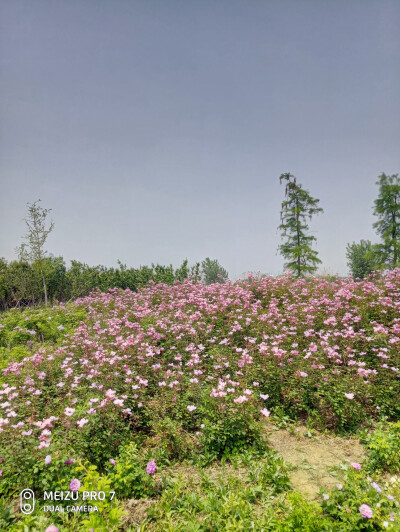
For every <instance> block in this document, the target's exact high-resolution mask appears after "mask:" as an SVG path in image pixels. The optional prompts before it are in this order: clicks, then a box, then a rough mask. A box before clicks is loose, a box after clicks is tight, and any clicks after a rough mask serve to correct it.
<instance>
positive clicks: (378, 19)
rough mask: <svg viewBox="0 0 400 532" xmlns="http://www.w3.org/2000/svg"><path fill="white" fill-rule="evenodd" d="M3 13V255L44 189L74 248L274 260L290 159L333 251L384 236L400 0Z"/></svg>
mask: <svg viewBox="0 0 400 532" xmlns="http://www.w3.org/2000/svg"><path fill="white" fill-rule="evenodd" d="M0 20H1V22H0V82H1V85H0V115H1V116H0V198H1V199H0V209H1V210H0V223H1V233H0V256H4V257H5V258H6V259H8V260H11V259H14V258H15V253H14V248H15V247H16V246H17V245H19V244H20V242H21V237H22V235H23V234H24V222H23V218H24V216H25V214H26V203H27V202H33V201H34V200H36V199H37V198H41V199H42V205H43V207H47V208H52V209H53V212H52V218H53V220H54V222H55V229H54V232H53V234H52V235H51V236H50V237H49V240H48V245H47V249H48V251H50V252H52V253H53V254H54V255H62V256H63V257H64V258H65V259H66V260H67V261H69V260H70V259H77V260H81V261H83V262H86V263H88V264H93V265H94V264H105V265H109V266H111V265H116V263H117V259H120V260H121V261H122V262H124V263H126V264H128V265H131V266H138V265H140V264H142V265H144V264H150V263H151V262H159V263H161V264H169V263H172V264H173V265H175V266H177V265H178V264H180V263H181V262H182V260H183V259H184V258H188V259H189V262H190V263H194V262H195V261H198V260H202V259H204V258H205V257H206V256H209V257H211V258H217V259H218V260H219V261H220V262H221V264H222V265H224V266H225V267H226V268H227V269H228V271H229V274H230V276H231V277H232V278H235V277H236V276H238V275H240V274H241V273H243V272H246V271H249V270H261V271H262V272H265V273H271V274H278V273H280V272H282V267H283V259H282V257H281V256H280V255H279V254H277V252H276V250H277V246H278V245H279V243H280V237H279V232H278V231H277V226H278V225H279V212H280V204H281V202H282V200H283V195H284V187H283V185H279V175H280V174H281V173H283V172H291V173H292V174H294V175H296V177H297V179H298V182H300V183H301V184H302V185H303V186H304V188H306V189H307V190H309V191H310V193H311V194H312V195H313V196H315V197H317V198H319V199H320V205H321V207H323V208H324V210H325V213H324V214H322V215H319V216H318V217H316V218H315V219H314V220H313V223H312V230H313V232H314V234H315V236H316V237H317V244H316V249H317V250H318V251H319V254H320V258H321V259H322V261H323V265H322V269H325V270H327V271H329V272H331V273H335V272H338V273H340V274H345V273H346V272H347V267H346V258H345V248H346V243H347V242H350V241H353V240H356V241H357V240H360V239H362V238H364V239H370V240H372V241H377V236H376V235H375V233H374V230H373V229H372V223H373V222H374V216H373V214H372V208H373V201H374V199H375V198H376V194H377V186H376V184H375V182H376V180H377V178H378V175H379V174H380V173H382V172H385V173H387V174H395V173H399V172H400V32H399V27H400V1H398V0H393V1H389V0H375V1H370V0H359V1H357V0H343V1H341V0H313V1H312V0H293V1H289V0H288V1H286V0H264V1H262V0H241V1H235V0H217V1H216V0H214V1H211V0H180V1H176V0H159V1H152V0H107V1H106V0H92V1H91V0H85V1H83V0H77V1H74V0H47V1H46V0H24V1H23V0H2V2H1V4H0Z"/></svg>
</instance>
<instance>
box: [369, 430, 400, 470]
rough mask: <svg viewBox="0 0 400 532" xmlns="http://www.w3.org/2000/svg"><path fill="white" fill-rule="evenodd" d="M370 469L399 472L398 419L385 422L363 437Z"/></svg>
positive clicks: (399, 442)
mask: <svg viewBox="0 0 400 532" xmlns="http://www.w3.org/2000/svg"><path fill="white" fill-rule="evenodd" d="M365 443H366V446H367V448H368V467H369V469H370V470H371V471H388V472H389V473H397V472H400V421H398V422H397V423H386V424H384V425H382V426H381V427H380V428H378V429H377V430H375V432H373V433H372V434H368V435H367V437H366V438H365Z"/></svg>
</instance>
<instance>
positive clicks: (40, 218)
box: [18, 200, 54, 305]
mask: <svg viewBox="0 0 400 532" xmlns="http://www.w3.org/2000/svg"><path fill="white" fill-rule="evenodd" d="M39 202H40V200H37V201H35V202H34V203H32V204H31V203H28V216H27V218H25V223H26V226H27V228H28V232H27V234H26V236H25V239H26V243H24V244H22V245H21V247H20V248H19V249H18V254H19V257H20V259H21V260H24V261H27V262H30V263H35V264H36V265H37V267H38V270H39V273H40V277H41V279H42V282H43V291H44V302H45V305H47V283H46V273H45V266H44V260H45V258H46V251H45V249H44V245H45V243H46V240H47V237H48V236H49V234H50V233H51V231H52V230H53V228H54V223H53V222H50V225H49V226H48V227H46V222H47V216H48V214H49V213H50V211H51V209H43V208H42V207H40V205H38V203H39Z"/></svg>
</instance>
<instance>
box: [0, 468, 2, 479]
mask: <svg viewBox="0 0 400 532" xmlns="http://www.w3.org/2000/svg"><path fill="white" fill-rule="evenodd" d="M2 476H3V470H2V469H0V477H2Z"/></svg>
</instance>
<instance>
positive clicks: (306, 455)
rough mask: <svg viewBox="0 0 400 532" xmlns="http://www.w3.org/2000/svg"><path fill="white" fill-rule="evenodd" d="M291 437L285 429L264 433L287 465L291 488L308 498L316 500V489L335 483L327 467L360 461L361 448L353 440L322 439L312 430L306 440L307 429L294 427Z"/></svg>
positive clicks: (335, 480) (324, 437)
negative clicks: (310, 435) (288, 466)
mask: <svg viewBox="0 0 400 532" xmlns="http://www.w3.org/2000/svg"><path fill="white" fill-rule="evenodd" d="M294 430H295V434H292V433H291V432H290V431H289V430H287V429H279V430H274V428H273V427H270V428H269V429H268V432H267V436H268V441H269V443H270V445H271V447H273V448H274V449H275V450H276V451H277V452H278V453H279V454H280V455H281V456H282V458H283V459H284V460H285V462H286V463H287V464H288V465H290V466H291V469H292V470H291V471H290V473H289V476H290V480H291V482H292V485H293V488H294V489H296V490H298V491H300V492H301V493H302V495H303V496H304V497H305V498H307V499H309V500H312V499H316V498H317V496H318V493H319V490H320V488H325V489H329V488H332V487H333V486H335V485H336V484H337V483H338V482H339V480H338V478H337V477H336V476H334V474H332V472H331V471H330V468H331V467H332V466H338V465H340V464H342V463H344V462H347V463H349V462H360V463H361V462H362V461H363V459H364V457H365V452H364V448H363V446H362V445H361V444H360V442H359V441H358V439H355V438H339V437H334V436H326V435H324V434H320V433H317V432H315V431H313V434H312V437H311V438H310V437H308V436H307V433H308V428H307V427H304V426H300V427H296V428H295V429H294Z"/></svg>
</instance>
